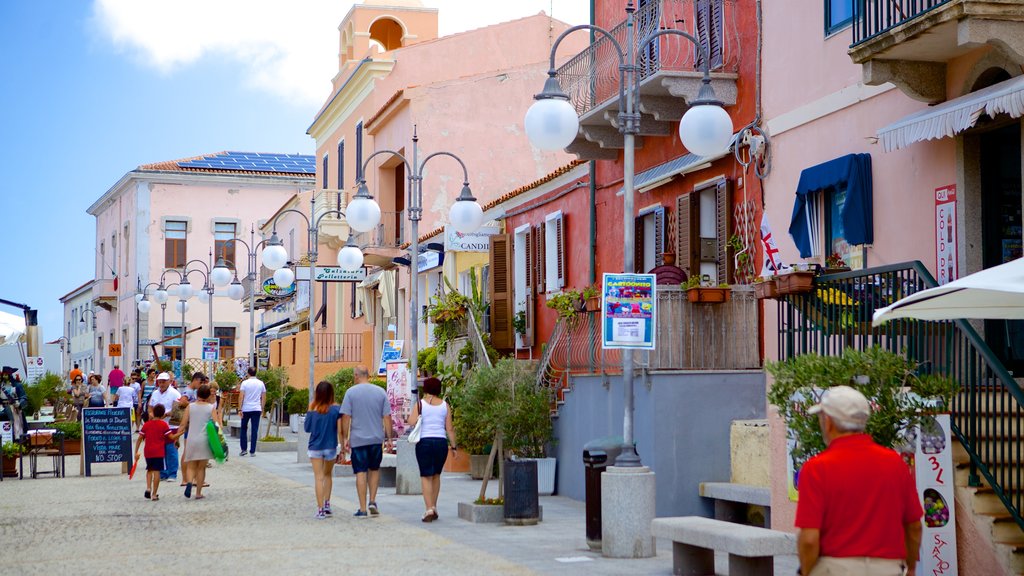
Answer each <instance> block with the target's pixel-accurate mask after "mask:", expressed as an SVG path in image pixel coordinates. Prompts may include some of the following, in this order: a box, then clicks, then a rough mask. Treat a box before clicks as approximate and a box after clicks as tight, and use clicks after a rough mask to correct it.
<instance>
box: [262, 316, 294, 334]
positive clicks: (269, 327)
mask: <svg viewBox="0 0 1024 576" xmlns="http://www.w3.org/2000/svg"><path fill="white" fill-rule="evenodd" d="M291 321H292V319H291V318H285V319H284V320H278V321H277V322H274V323H272V324H267V325H266V326H264V327H262V328H260V329H259V331H258V332H256V337H257V338H259V337H261V336H263V335H264V334H266V333H267V331H269V330H270V329H271V328H277V327H278V326H283V325H285V324H287V323H289V322H291Z"/></svg>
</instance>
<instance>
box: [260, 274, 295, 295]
mask: <svg viewBox="0 0 1024 576" xmlns="http://www.w3.org/2000/svg"><path fill="white" fill-rule="evenodd" d="M263 292H264V294H267V295H268V296H291V295H292V294H294V293H295V282H292V284H291V286H285V287H281V286H278V285H277V283H276V282H274V279H273V278H267V279H266V280H264V281H263Z"/></svg>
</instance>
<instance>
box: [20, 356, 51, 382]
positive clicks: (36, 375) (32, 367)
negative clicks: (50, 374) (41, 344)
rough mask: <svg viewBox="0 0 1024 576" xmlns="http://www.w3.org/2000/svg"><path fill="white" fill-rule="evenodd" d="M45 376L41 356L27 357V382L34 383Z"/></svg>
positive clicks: (44, 367)
mask: <svg viewBox="0 0 1024 576" xmlns="http://www.w3.org/2000/svg"><path fill="white" fill-rule="evenodd" d="M45 375H46V366H45V364H44V363H43V357H42V356H29V357H28V374H26V375H25V376H26V377H28V380H27V381H28V382H35V381H36V380H38V379H40V378H42V377H43V376H45Z"/></svg>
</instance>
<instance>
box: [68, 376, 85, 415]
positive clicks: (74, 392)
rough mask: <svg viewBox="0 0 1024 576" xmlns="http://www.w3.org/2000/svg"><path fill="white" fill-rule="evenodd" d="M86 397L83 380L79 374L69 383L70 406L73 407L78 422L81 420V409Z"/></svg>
mask: <svg viewBox="0 0 1024 576" xmlns="http://www.w3.org/2000/svg"><path fill="white" fill-rule="evenodd" d="M88 395H89V392H88V389H87V388H86V386H85V378H83V377H82V375H81V374H79V375H78V376H75V379H74V380H72V381H71V404H72V405H73V406H74V407H75V412H77V413H78V421H79V422H81V420H82V408H83V407H85V399H86V397H87V396H88Z"/></svg>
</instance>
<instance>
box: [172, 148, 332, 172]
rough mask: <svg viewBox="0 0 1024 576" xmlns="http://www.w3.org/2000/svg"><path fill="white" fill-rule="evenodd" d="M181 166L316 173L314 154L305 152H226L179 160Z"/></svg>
mask: <svg viewBox="0 0 1024 576" xmlns="http://www.w3.org/2000/svg"><path fill="white" fill-rule="evenodd" d="M178 166H179V167H181V168H205V169H209V170H245V171H250V172H286V173H290V174H295V173H300V174H315V173H316V166H315V162H314V157H313V156H307V155H305V154H274V153H265V152H263V153H261V152H226V153H224V154H215V155H212V156H204V157H202V158H197V159H195V160H188V161H183V162H178Z"/></svg>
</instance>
